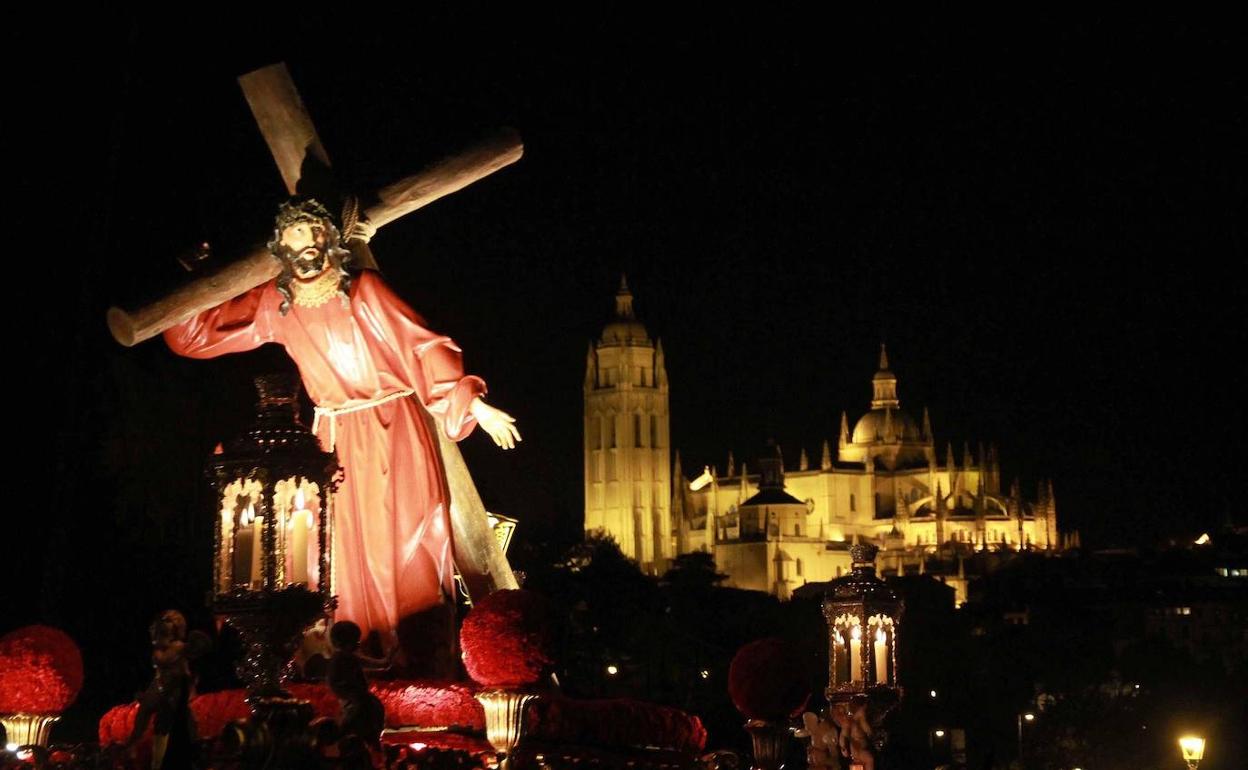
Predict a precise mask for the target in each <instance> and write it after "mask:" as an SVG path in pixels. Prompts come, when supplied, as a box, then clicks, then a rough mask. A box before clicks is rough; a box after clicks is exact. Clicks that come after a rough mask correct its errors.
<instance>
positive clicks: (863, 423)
mask: <svg viewBox="0 0 1248 770" xmlns="http://www.w3.org/2000/svg"><path fill="white" fill-rule="evenodd" d="M890 419H891V421H892V431H893V435H895V436H897V438H899V439H901V440H902V441H921V440H922V432H921V431H920V430H919V426H918V423H916V422H915V421H914V420H913V419H912V418H911V417H910V415H908V414H906V413H905V412H903V411H901V410H900V409H890V408H887V407H885V408H884V409H872V410H871V411H869V412H867V413H866V414H864V415H863V416H862V417H861V418H860V419H859V420H858V422H857V424H855V425H854V439H853V441H854V443H855V444H872V443H875V442H876V441H879V440H881V439H883V438H884V437H885V436H886V435H887V433H888V431H887V430H885V426H886V423H888V422H889V421H890Z"/></svg>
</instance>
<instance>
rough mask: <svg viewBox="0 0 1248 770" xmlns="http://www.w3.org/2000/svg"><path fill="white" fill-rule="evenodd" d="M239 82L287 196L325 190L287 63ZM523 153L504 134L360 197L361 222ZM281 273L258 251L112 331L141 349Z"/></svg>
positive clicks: (363, 247) (374, 221) (114, 317)
mask: <svg viewBox="0 0 1248 770" xmlns="http://www.w3.org/2000/svg"><path fill="white" fill-rule="evenodd" d="M238 83H239V85H240V86H242V89H243V94H244V95H245V96H246V97H247V103H248V104H249V105H250V106H251V111H252V114H253V115H255V117H256V123H257V124H258V125H259V126H260V133H261V134H263V135H264V140H265V142H267V143H268V145H269V151H270V152H271V153H272V154H273V160H274V161H276V162H277V168H278V171H280V172H281V174H282V179H283V180H284V181H285V183H286V191H287V192H288V193H290V194H291V195H294V194H296V193H308V192H313V191H315V192H323V191H326V188H327V187H328V186H329V183H328V174H329V168H330V164H329V155H328V153H326V152H325V147H324V146H323V145H322V144H321V140H320V137H318V136H317V134H316V127H315V126H314V125H313V124H312V118H311V117H310V116H309V115H308V111H307V109H305V108H304V106H303V100H302V99H300V98H299V91H298V90H297V89H296V88H295V83H294V81H293V80H292V79H291V77H290V72H289V71H288V70H287V69H286V65H285V64H283V63H279V64H272V65H270V66H268V67H264V68H262V69H258V70H256V71H254V72H249V73H247V74H246V75H243V76H241V77H240V78H239V79H238ZM523 153H524V144H523V143H522V142H521V141H520V136H519V134H517V133H516V132H515V131H512V130H510V129H502V130H500V131H498V132H496V133H495V134H494V135H492V136H490V137H488V138H487V139H485V140H484V141H482V142H480V143H479V144H476V145H474V146H472V147H470V148H468V149H467V150H464V151H463V152H460V153H458V154H455V155H451V156H448V157H446V158H443V159H442V160H440V161H437V162H436V163H434V164H432V165H430V166H429V167H427V168H425V169H423V170H422V171H419V172H417V173H416V174H413V175H412V176H408V177H404V178H402V179H400V180H398V181H396V182H394V183H393V184H389V185H386V186H385V187H382V188H381V189H380V190H377V191H376V192H374V193H373V194H372V195H371V196H360V197H361V199H362V202H361V205H360V208H361V211H360V218H361V219H362V220H364V221H366V222H368V223H369V224H371V225H372V226H373V227H376V228H379V229H380V228H381V227H384V226H385V225H387V224H389V223H391V222H393V221H394V220H396V219H398V218H399V217H401V216H403V215H404V214H409V213H411V212H413V211H415V210H416V209H418V208H421V207H423V206H427V205H429V204H430V203H433V202H434V201H436V200H438V199H439V198H441V197H443V196H446V195H449V194H451V193H453V192H456V191H458V190H461V189H463V188H464V187H467V186H468V185H470V184H472V183H473V182H475V181H477V180H478V179H481V178H483V177H486V176H489V175H490V174H492V173H494V172H495V171H497V170H499V169H500V168H503V167H504V166H508V165H510V164H512V163H515V162H516V161H517V160H520V156H521V155H522V154H523ZM343 238H344V239H346V238H347V233H343ZM344 246H347V247H348V248H350V249H351V253H352V255H353V256H355V257H356V260H355V264H356V265H357V266H359V267H370V268H375V267H376V262H375V260H374V259H373V257H372V253H371V251H369V249H368V244H367V243H365V242H364V241H362V240H348V241H347V243H345V244H344ZM280 270H281V263H280V262H279V261H278V260H277V259H276V258H275V257H274V256H273V255H272V254H270V253H269V250H268V248H267V246H265V245H263V244H261V245H257V246H255V247H253V248H252V249H251V250H249V251H248V252H247V254H246V255H245V256H244V257H243V258H242V259H239V260H237V261H235V262H233V263H232V264H229V265H227V266H225V267H224V268H222V269H221V270H219V271H217V272H216V273H214V274H212V275H209V276H205V277H203V278H200V279H199V280H196V281H193V282H191V283H189V284H187V285H186V286H183V287H182V288H180V289H178V290H176V291H174V292H172V293H171V294H169V295H167V296H165V297H163V298H161V299H159V300H157V301H155V302H153V303H151V304H150V305H147V306H145V307H142V308H140V309H138V310H135V311H126V310H123V309H121V308H118V307H112V308H109V310H108V316H107V319H108V328H109V330H110V331H111V332H112V334H113V338H114V339H116V340H117V341H118V342H120V343H121V344H122V345H125V346H126V347H130V346H132V345H136V344H138V343H140V342H142V341H144V340H147V339H151V338H152V337H155V336H156V335H158V334H160V333H161V332H163V331H165V330H166V329H168V328H170V327H171V326H174V325H176V324H178V323H181V322H182V321H185V320H186V319H188V318H190V317H191V316H193V315H195V314H197V313H200V312H203V311H204V310H207V309H209V308H213V307H216V306H217V305H220V304H221V303H222V302H225V301H227V300H231V299H233V298H235V297H237V296H239V295H240V294H242V293H244V292H246V291H248V290H250V289H252V288H255V287H256V286H259V285H260V284H262V283H264V282H265V281H268V280H271V279H272V278H275V277H276V276H277V274H278V273H279V272H280Z"/></svg>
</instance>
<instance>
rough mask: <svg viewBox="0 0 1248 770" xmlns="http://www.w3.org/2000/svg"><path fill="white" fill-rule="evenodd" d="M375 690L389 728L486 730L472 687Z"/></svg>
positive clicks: (405, 685) (380, 685) (378, 686)
mask: <svg viewBox="0 0 1248 770" xmlns="http://www.w3.org/2000/svg"><path fill="white" fill-rule="evenodd" d="M372 691H373V694H374V695H376V696H377V698H378V700H380V701H381V705H382V706H384V707H385V709H386V724H387V725H388V726H390V727H410V726H413V725H419V726H422V727H465V728H469V729H472V730H484V729H485V715H484V713H482V710H481V704H480V703H477V701H476V699H475V698H473V697H472V688H470V687H466V686H464V685H462V684H440V683H435V682H403V681H395V682H374V683H373V686H372ZM301 697H302V696H301Z"/></svg>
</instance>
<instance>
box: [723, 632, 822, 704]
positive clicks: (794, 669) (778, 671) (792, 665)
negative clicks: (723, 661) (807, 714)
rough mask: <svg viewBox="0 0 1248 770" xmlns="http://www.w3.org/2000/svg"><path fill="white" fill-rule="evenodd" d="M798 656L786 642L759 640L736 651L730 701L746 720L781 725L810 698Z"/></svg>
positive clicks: (730, 683)
mask: <svg viewBox="0 0 1248 770" xmlns="http://www.w3.org/2000/svg"><path fill="white" fill-rule="evenodd" d="M796 658H797V656H796V654H795V653H794V651H793V649H792V648H791V647H790V646H789V644H788V643H787V642H785V641H784V640H783V639H779V638H776V637H771V638H768V639H760V640H758V641H756V642H750V643H749V644H747V645H745V646H744V647H742V648H741V649H740V650H737V654H736V655H735V656H733V658H732V665H730V666H729V667H728V697H730V698H732V703H733V705H734V706H736V707H737V710H738V711H740V712H741V713H742V714H744V715H745V717H746V718H747V719H765V720H768V721H780V720H783V719H788V718H789V717H791V716H794V715H795V714H797V713H798V712H800V711H801V710H802V709H803V708H805V706H806V701H807V700H808V699H809V698H810V688H809V687H808V686H807V684H806V682H805V681H804V680H803V678H802V675H801V667H800V666H799V665H796V662H797V661H796Z"/></svg>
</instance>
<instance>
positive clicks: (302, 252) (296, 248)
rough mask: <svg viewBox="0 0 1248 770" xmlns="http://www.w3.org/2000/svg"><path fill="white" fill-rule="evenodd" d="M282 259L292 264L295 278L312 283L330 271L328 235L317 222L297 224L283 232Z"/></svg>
mask: <svg viewBox="0 0 1248 770" xmlns="http://www.w3.org/2000/svg"><path fill="white" fill-rule="evenodd" d="M280 244H281V250H282V254H281V256H282V258H283V259H285V260H286V261H287V262H289V263H290V267H291V269H292V270H293V271H294V273H295V278H297V279H298V280H300V281H310V280H312V279H313V278H316V277H318V276H320V275H321V274H322V273H324V272H325V271H326V270H327V269H329V259H328V255H327V254H326V251H327V246H328V238H327V233H326V232H325V228H324V227H323V226H322V225H319V224H316V223H315V222H295V223H294V224H292V225H290V226H289V227H287V228H286V229H285V230H282V240H281V241H280Z"/></svg>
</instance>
